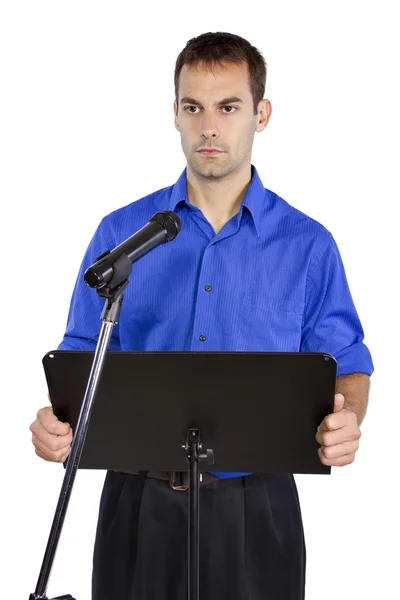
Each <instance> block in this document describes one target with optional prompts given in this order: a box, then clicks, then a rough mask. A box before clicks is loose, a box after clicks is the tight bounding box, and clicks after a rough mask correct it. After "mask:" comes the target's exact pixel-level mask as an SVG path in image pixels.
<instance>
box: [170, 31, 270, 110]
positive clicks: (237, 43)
mask: <svg viewBox="0 0 400 600" xmlns="http://www.w3.org/2000/svg"><path fill="white" fill-rule="evenodd" d="M223 62H232V63H236V64H240V63H242V62H247V65H248V69H249V74H250V90H251V94H252V96H253V105H254V114H256V113H257V106H258V103H259V102H260V100H262V99H263V98H264V92H265V82H266V79H267V65H266V62H265V60H264V57H263V56H262V54H261V52H260V51H259V50H257V48H255V47H254V46H252V45H251V44H250V42H248V41H247V40H245V39H244V38H242V37H240V36H239V35H234V34H233V33H222V32H219V31H218V32H216V33H210V32H209V33H203V34H201V35H199V36H198V37H195V38H192V39H191V40H189V41H188V42H187V44H186V46H185V47H184V49H183V50H182V52H181V53H180V54H179V56H178V58H177V59H176V64H175V74H174V84H175V99H176V104H177V106H179V76H180V74H181V70H182V67H183V65H197V64H198V63H204V64H205V65H206V66H213V65H216V64H221V63H223Z"/></svg>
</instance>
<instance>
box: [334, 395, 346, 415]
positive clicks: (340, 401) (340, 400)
mask: <svg viewBox="0 0 400 600" xmlns="http://www.w3.org/2000/svg"><path fill="white" fill-rule="evenodd" d="M343 406H344V396H343V394H335V403H334V407H333V412H334V413H337V412H340V411H341V410H342V409H343Z"/></svg>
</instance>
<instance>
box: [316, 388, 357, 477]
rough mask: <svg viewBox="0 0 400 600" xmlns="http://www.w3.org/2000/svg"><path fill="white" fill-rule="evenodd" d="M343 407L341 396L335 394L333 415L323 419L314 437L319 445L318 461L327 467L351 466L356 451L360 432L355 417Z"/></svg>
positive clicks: (342, 397)
mask: <svg viewBox="0 0 400 600" xmlns="http://www.w3.org/2000/svg"><path fill="white" fill-rule="evenodd" d="M343 406H344V396H343V394H335V405H334V409H333V413H332V414H330V415H328V416H327V417H325V419H324V420H323V421H322V423H321V425H320V426H319V427H318V430H317V434H316V436H315V439H316V440H317V442H318V443H319V444H321V447H320V448H319V449H318V454H319V458H320V461H321V462H322V464H323V465H326V466H328V467H343V466H344V465H349V464H351V463H352V462H353V461H354V457H355V454H356V452H357V450H358V443H359V442H358V440H359V439H360V437H361V431H360V428H359V426H358V423H357V415H356V413H355V412H353V411H352V410H348V409H346V408H343Z"/></svg>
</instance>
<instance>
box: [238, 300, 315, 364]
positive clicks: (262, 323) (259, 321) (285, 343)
mask: <svg viewBox="0 0 400 600" xmlns="http://www.w3.org/2000/svg"><path fill="white" fill-rule="evenodd" d="M304 308H305V303H304V302H301V301H297V300H289V299H286V298H278V297H273V296H269V295H265V294H260V293H257V292H256V293H254V292H244V293H243V297H242V302H241V312H242V315H241V317H242V318H241V331H242V335H243V336H244V337H245V339H246V340H247V344H246V345H247V346H249V345H251V346H252V348H253V351H257V352H298V351H299V349H300V344H301V333H302V322H303V313H304Z"/></svg>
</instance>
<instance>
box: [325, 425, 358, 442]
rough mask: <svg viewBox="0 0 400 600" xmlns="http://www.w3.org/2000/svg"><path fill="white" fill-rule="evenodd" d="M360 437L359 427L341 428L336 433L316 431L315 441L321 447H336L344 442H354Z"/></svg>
mask: <svg viewBox="0 0 400 600" xmlns="http://www.w3.org/2000/svg"><path fill="white" fill-rule="evenodd" d="M360 437H361V431H360V428H359V427H342V428H341V429H336V431H322V430H320V431H317V433H316V435H315V439H316V441H317V442H318V444H321V446H337V445H338V444H344V443H346V442H354V441H355V440H359V439H360Z"/></svg>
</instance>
